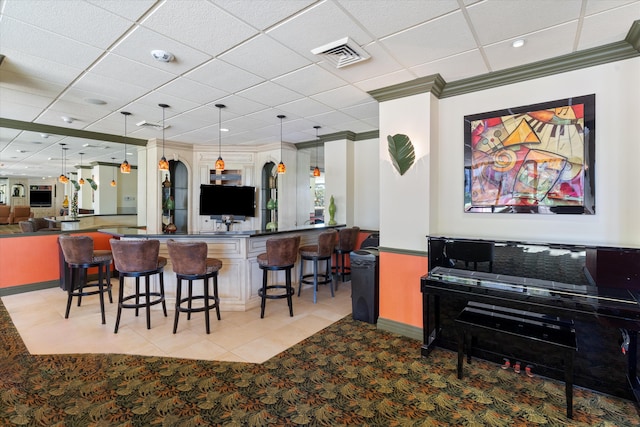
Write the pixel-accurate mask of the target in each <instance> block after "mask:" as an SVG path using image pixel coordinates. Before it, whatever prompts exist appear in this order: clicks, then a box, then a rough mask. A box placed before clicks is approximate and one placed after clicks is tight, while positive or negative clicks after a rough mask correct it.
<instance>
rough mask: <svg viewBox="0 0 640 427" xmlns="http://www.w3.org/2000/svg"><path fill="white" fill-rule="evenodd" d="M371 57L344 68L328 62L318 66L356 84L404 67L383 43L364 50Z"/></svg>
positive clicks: (371, 45) (373, 44)
mask: <svg viewBox="0 0 640 427" xmlns="http://www.w3.org/2000/svg"><path fill="white" fill-rule="evenodd" d="M363 49H364V50H365V51H367V53H368V54H369V55H371V57H370V58H369V59H367V60H366V61H363V62H357V63H355V64H352V65H348V66H346V67H342V68H336V67H335V66H334V65H333V64H331V63H329V62H328V61H322V62H320V63H319V64H318V65H319V66H320V67H322V68H324V69H325V70H327V71H329V72H330V73H333V74H335V75H336V76H338V77H340V78H341V79H343V80H345V81H347V82H349V83H356V82H359V81H362V80H368V79H370V78H373V77H377V76H379V75H381V74H389V73H392V72H394V71H400V70H401V69H402V68H403V67H402V65H401V64H400V63H399V62H398V61H397V60H396V59H395V58H394V57H393V52H391V53H390V52H389V51H388V50H387V49H386V48H385V47H384V46H382V44H381V43H371V44H369V45H367V46H364V48H363Z"/></svg>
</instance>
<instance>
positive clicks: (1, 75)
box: [0, 70, 66, 101]
mask: <svg viewBox="0 0 640 427" xmlns="http://www.w3.org/2000/svg"><path fill="white" fill-rule="evenodd" d="M0 87H3V88H6V89H12V90H15V91H16V92H18V93H21V92H26V93H31V94H33V95H40V96H46V97H48V98H49V99H51V98H56V97H57V96H59V95H60V94H61V93H62V92H64V90H65V88H66V85H60V84H57V83H54V82H51V81H48V80H43V79H40V78H37V77H34V76H32V75H28V74H22V73H10V72H7V71H6V70H4V71H0ZM11 100H12V99H11V98H5V99H4V100H3V101H11Z"/></svg>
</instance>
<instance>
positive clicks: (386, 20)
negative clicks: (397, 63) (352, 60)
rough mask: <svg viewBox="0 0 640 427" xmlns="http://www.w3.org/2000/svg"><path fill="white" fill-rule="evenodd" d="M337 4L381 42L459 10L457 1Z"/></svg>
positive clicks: (342, 0)
mask: <svg viewBox="0 0 640 427" xmlns="http://www.w3.org/2000/svg"><path fill="white" fill-rule="evenodd" d="M337 1H338V3H339V4H340V6H341V7H343V8H345V9H346V10H347V11H348V12H349V13H350V14H351V15H352V16H355V17H357V20H358V22H361V23H362V24H363V26H364V27H365V28H368V29H370V30H371V31H372V32H373V34H374V35H375V36H376V37H378V38H380V37H384V36H388V35H389V34H393V33H396V32H398V31H402V30H404V29H406V28H410V27H413V26H415V25H418V24H421V23H423V22H426V21H429V20H431V19H434V18H437V17H439V16H442V15H445V14H447V13H450V12H453V11H454V10H456V9H457V8H458V3H457V2H456V1H455V0H439V1H430V2H425V1H424V0H409V1H371V0H337Z"/></svg>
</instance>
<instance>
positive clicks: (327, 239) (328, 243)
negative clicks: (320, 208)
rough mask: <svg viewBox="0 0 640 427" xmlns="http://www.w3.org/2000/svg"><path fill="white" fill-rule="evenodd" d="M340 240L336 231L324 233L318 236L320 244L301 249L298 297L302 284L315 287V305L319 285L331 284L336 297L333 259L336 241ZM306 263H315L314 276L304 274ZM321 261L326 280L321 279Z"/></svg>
mask: <svg viewBox="0 0 640 427" xmlns="http://www.w3.org/2000/svg"><path fill="white" fill-rule="evenodd" d="M337 238H338V232H337V231H336V230H329V231H323V232H322V233H320V235H319V236H318V244H316V245H305V246H302V247H300V250H299V252H300V280H299V282H298V297H299V296H300V290H301V288H302V284H303V283H304V284H307V285H313V303H314V304H315V303H316V298H317V293H318V285H319V284H320V285H326V284H329V285H330V287H331V296H332V297H333V296H334V292H333V275H332V274H331V257H332V255H333V250H334V248H335V247H336V240H337ZM305 261H311V262H313V274H304V263H305ZM320 261H325V262H326V264H325V270H324V274H323V276H324V278H323V279H320V278H319V277H318V276H319V274H320V273H319V271H318V264H319V262H320Z"/></svg>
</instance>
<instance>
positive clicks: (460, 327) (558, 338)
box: [455, 301, 578, 418]
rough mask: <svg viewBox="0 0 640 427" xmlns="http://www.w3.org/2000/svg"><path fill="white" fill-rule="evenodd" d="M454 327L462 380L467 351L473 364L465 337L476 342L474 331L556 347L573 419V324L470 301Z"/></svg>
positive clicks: (556, 318)
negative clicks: (562, 363) (559, 354)
mask: <svg viewBox="0 0 640 427" xmlns="http://www.w3.org/2000/svg"><path fill="white" fill-rule="evenodd" d="M455 324H456V328H457V332H458V378H459V379H462V365H463V361H464V352H465V347H466V350H467V363H470V362H471V345H469V346H466V337H467V336H469V337H471V338H473V331H474V330H485V331H490V332H491V333H494V334H506V335H508V336H511V337H519V338H524V339H527V340H532V341H534V343H544V344H548V345H551V346H554V347H557V348H558V350H559V353H561V354H562V355H563V362H564V378H565V394H566V399H567V418H573V359H574V356H575V352H576V351H577V349H578V347H577V344H576V331H575V328H574V326H573V321H572V320H568V319H562V318H559V317H552V316H547V315H543V314H539V313H533V312H529V311H523V310H515V309H511V308H506V307H500V306H496V305H490V304H482V303H478V302H473V301H470V302H469V303H468V304H467V306H466V307H465V308H464V309H463V310H462V311H461V312H460V314H459V315H458V317H457V318H456V319H455ZM472 341H473V339H471V340H470V343H471V342H472Z"/></svg>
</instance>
